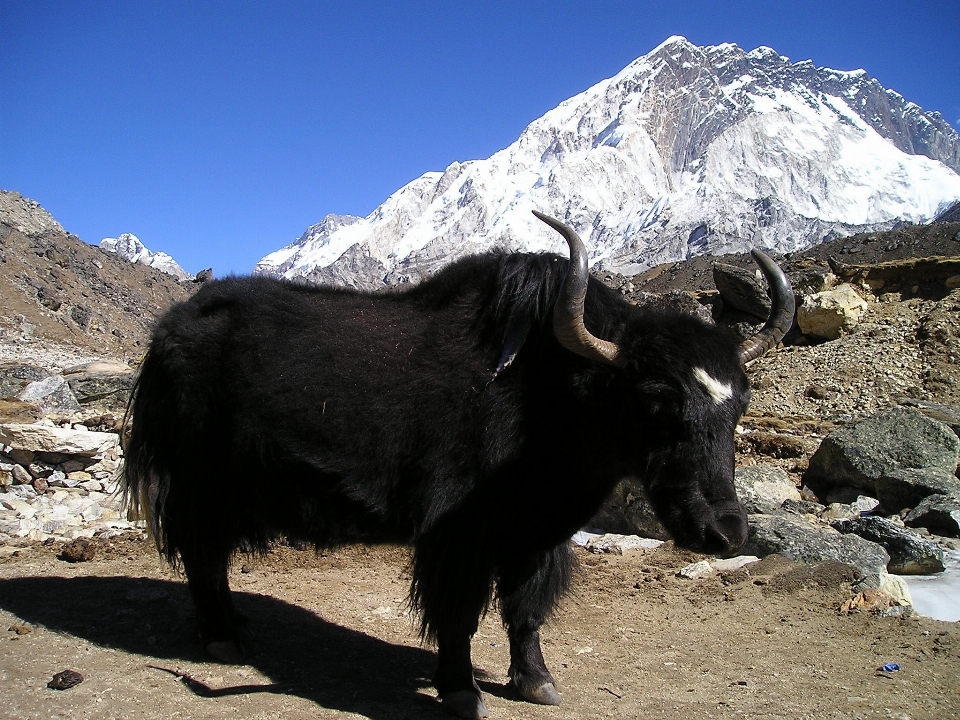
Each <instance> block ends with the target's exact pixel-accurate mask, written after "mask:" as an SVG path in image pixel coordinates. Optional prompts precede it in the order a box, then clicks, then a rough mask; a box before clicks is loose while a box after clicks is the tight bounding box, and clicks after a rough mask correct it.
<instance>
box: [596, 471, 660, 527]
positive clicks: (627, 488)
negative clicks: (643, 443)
mask: <svg viewBox="0 0 960 720" xmlns="http://www.w3.org/2000/svg"><path fill="white" fill-rule="evenodd" d="M587 527H590V528H597V529H600V530H603V531H604V532H608V533H620V534H622V535H639V536H640V537H645V538H656V539H657V540H669V539H670V533H668V532H667V530H666V528H665V527H663V525H661V524H660V521H659V520H657V516H656V514H654V512H653V507H651V505H650V503H649V501H648V500H647V498H646V496H645V495H644V493H643V487H642V486H641V485H640V482H639V481H638V480H633V479H627V480H622V481H621V482H620V483H619V484H618V485H617V486H616V488H614V491H613V492H612V493H611V494H610V497H609V498H607V501H606V502H605V503H604V504H603V507H602V508H600V511H599V512H598V513H597V514H596V515H595V516H594V517H593V518H592V519H591V520H590V522H589V523H587Z"/></svg>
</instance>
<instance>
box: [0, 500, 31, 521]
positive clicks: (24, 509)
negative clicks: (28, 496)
mask: <svg viewBox="0 0 960 720" xmlns="http://www.w3.org/2000/svg"><path fill="white" fill-rule="evenodd" d="M0 504H2V505H3V507H5V508H7V509H8V510H13V511H14V512H16V513H18V514H19V515H20V516H21V517H33V516H34V515H36V514H37V511H36V508H34V507H33V505H31V504H30V503H29V502H27V501H26V500H22V499H20V498H18V497H11V498H4V499H3V500H2V502H0Z"/></svg>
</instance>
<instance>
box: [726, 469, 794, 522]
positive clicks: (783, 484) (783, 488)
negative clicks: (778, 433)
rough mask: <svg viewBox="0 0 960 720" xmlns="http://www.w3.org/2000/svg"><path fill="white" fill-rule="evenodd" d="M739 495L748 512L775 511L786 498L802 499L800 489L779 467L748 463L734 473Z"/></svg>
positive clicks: (778, 509) (777, 510)
mask: <svg viewBox="0 0 960 720" xmlns="http://www.w3.org/2000/svg"><path fill="white" fill-rule="evenodd" d="M733 482H734V485H735V486H736V489H737V497H739V498H740V502H742V503H743V504H744V506H745V507H746V508H747V512H748V513H775V512H779V511H780V507H781V506H782V505H783V503H784V501H785V500H794V501H799V500H800V491H799V490H798V489H797V487H796V485H794V483H793V481H792V480H790V477H789V476H788V475H787V473H786V471H784V470H782V469H781V468H778V467H768V466H764V465H748V466H746V467H740V468H737V469H736V471H735V473H734V480H733Z"/></svg>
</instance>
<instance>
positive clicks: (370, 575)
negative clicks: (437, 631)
mask: <svg viewBox="0 0 960 720" xmlns="http://www.w3.org/2000/svg"><path fill="white" fill-rule="evenodd" d="M96 549H97V553H96V556H95V558H94V559H93V560H91V561H89V562H82V563H69V562H66V561H65V560H63V559H60V558H59V557H58V555H59V553H60V546H58V545H55V544H51V545H47V546H43V545H37V546H33V547H30V548H26V549H21V550H19V551H18V553H19V554H18V555H11V554H7V556H6V557H4V558H3V559H2V560H0V697H2V698H3V702H2V703H0V716H2V717H8V718H18V719H26V718H93V719H104V720H106V719H117V720H119V719H121V718H122V719H124V720H126V719H129V718H150V719H154V718H155V719H162V720H171V719H172V718H198V719H199V718H203V719H213V720H216V719H219V718H280V717H283V718H285V720H297V719H299V718H345V717H366V718H371V719H372V720H402V719H404V718H432V717H435V718H442V717H445V715H444V714H443V713H442V712H441V710H440V708H439V704H438V703H437V701H436V699H435V693H434V690H433V688H432V687H431V685H430V677H431V675H432V673H433V669H434V662H435V654H434V651H433V649H432V648H428V647H422V646H421V645H420V644H419V643H418V641H417V635H416V630H415V627H414V624H413V622H412V620H411V618H410V617H409V615H408V614H407V613H406V610H405V605H404V603H405V597H406V590H407V584H408V582H409V576H408V575H407V570H406V568H407V565H408V562H409V551H408V550H406V549H404V548H395V547H378V548H367V547H359V546H358V547H350V548H346V549H344V550H341V551H338V552H330V553H324V554H319V555H318V554H316V553H315V552H314V551H313V550H312V549H311V550H296V549H293V548H289V547H278V548H276V549H275V550H274V551H273V552H271V553H270V554H269V555H268V556H266V557H261V558H243V557H241V558H238V561H237V563H236V567H235V568H234V569H233V571H232V575H231V584H232V586H233V588H234V590H235V592H236V595H237V601H238V604H239V606H240V609H241V611H242V612H244V613H245V614H246V615H247V616H248V617H249V618H250V622H251V627H252V631H253V634H254V638H255V642H256V643H257V650H256V651H255V653H254V655H253V656H252V657H251V658H250V664H248V665H243V666H231V665H221V664H217V663H213V662H209V661H208V659H207V658H206V657H205V656H204V655H203V654H202V651H201V650H200V648H199V646H198V644H197V643H195V642H194V640H193V612H192V607H191V604H190V600H189V597H188V594H187V589H186V586H185V584H184V583H183V581H182V580H181V579H180V578H179V577H178V576H176V575H175V574H174V573H173V572H172V571H171V570H169V569H168V568H167V567H165V566H164V565H163V564H162V563H161V561H160V559H159V557H158V556H157V554H156V552H155V551H154V549H153V547H152V545H150V544H149V543H148V542H147V541H145V540H142V539H139V538H136V537H132V536H128V537H125V538H115V539H113V540H109V541H101V542H99V543H98V545H97V548H96ZM578 557H579V560H580V567H579V570H578V576H577V582H576V589H575V592H574V594H573V595H572V596H571V597H570V598H568V599H567V601H566V602H565V603H564V605H563V607H562V609H561V611H560V612H559V614H558V616H557V617H556V619H555V620H554V621H553V622H552V623H551V624H550V625H549V626H547V627H546V628H545V630H544V632H543V638H544V655H545V656H546V659H547V663H548V664H549V665H550V667H551V668H552V670H553V672H554V675H555V676H556V677H557V680H558V681H559V683H560V686H561V689H562V691H563V704H562V705H561V706H560V707H559V708H556V707H540V706H534V705H530V704H528V703H525V702H522V701H520V700H519V699H518V698H517V697H516V696H514V694H513V693H512V692H511V690H510V688H509V687H508V685H507V676H506V670H507V666H508V665H509V656H508V649H507V646H506V637H505V634H504V632H503V630H502V628H501V627H500V625H499V623H498V619H497V616H496V614H495V613H491V614H490V615H489V616H488V617H487V618H486V619H485V620H484V622H483V624H482V626H481V628H480V631H479V632H478V634H477V635H476V636H475V638H474V642H473V648H474V662H475V665H476V667H477V670H478V678H479V681H480V685H481V687H482V689H483V691H484V693H485V697H486V702H487V705H488V707H489V708H490V715H491V717H492V718H504V719H506V718H518V719H519V718H524V719H526V718H531V719H533V718H538V719H539V718H608V717H613V718H664V719H670V720H674V719H676V720H681V719H682V720H692V719H695V718H790V719H792V720H796V719H798V718H845V719H846V718H901V719H902V718H911V719H913V720H921V719H923V718H930V719H931V720H933V719H936V720H943V719H945V718H956V717H960V686H958V684H957V678H958V677H960V631H958V629H957V627H956V625H955V624H953V623H943V622H938V621H934V620H929V619H924V618H916V617H914V618H907V619H898V618H889V617H880V616H877V615H874V614H871V613H869V612H856V613H854V614H849V615H844V614H841V613H840V612H839V611H838V610H839V607H840V605H841V604H842V603H843V601H844V600H846V599H848V598H849V597H850V588H849V585H848V584H846V583H845V582H844V580H845V578H844V575H845V573H844V572H842V571H838V568H837V567H836V566H827V565H825V566H820V567H819V568H814V569H812V570H811V569H810V568H809V567H801V566H797V565H794V564H793V563H791V562H790V561H788V560H785V559H783V558H781V557H778V556H772V557H771V558H768V559H766V560H764V561H763V562H762V563H760V564H758V565H754V566H751V567H749V570H748V571H747V572H744V571H739V572H735V573H733V574H727V575H725V576H722V577H721V576H719V575H714V576H712V577H708V578H704V579H701V580H697V581H691V580H684V579H681V578H679V577H677V576H676V575H675V573H676V570H677V569H679V568H680V567H683V566H685V565H686V564H688V563H689V562H691V561H692V560H695V559H697V556H694V555H692V554H690V553H686V552H680V551H676V550H673V549H671V546H670V544H667V545H666V546H664V548H661V549H659V550H656V551H650V552H646V553H642V552H641V553H633V554H628V555H626V556H623V557H620V556H613V555H603V556H598V555H591V554H589V553H587V552H585V551H582V550H578ZM841 567H842V566H841ZM893 662H895V663H898V664H899V665H900V670H899V671H895V672H883V671H881V670H879V668H881V666H883V665H885V664H887V663H893ZM158 668H166V669H167V670H169V671H173V673H179V674H187V675H189V676H190V677H192V678H194V679H196V680H198V681H200V682H201V683H203V684H204V685H205V686H207V687H209V688H213V689H215V690H216V689H223V688H235V689H236V690H234V691H228V693H233V692H235V693H236V694H225V695H222V696H218V697H202V696H199V695H197V694H195V693H194V692H192V691H191V690H190V689H189V687H188V685H187V684H186V683H183V682H181V681H180V680H179V679H178V677H177V676H176V675H175V674H173V673H171V672H167V671H164V670H161V669H158ZM66 669H71V670H76V671H78V672H80V673H81V674H82V675H83V677H84V681H83V682H82V683H81V684H79V685H77V686H75V687H73V688H70V689H67V690H60V691H58V690H53V689H49V688H48V687H47V683H48V682H49V681H50V680H51V678H52V676H53V675H54V674H55V673H58V672H60V671H62V670H66ZM240 686H254V687H246V688H243V687H240ZM256 686H261V687H256ZM262 686H269V687H262Z"/></svg>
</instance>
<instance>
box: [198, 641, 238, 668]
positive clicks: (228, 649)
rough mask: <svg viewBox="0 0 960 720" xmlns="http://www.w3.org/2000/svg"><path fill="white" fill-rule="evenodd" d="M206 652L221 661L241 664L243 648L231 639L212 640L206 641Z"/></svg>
mask: <svg viewBox="0 0 960 720" xmlns="http://www.w3.org/2000/svg"><path fill="white" fill-rule="evenodd" d="M207 652H208V653H209V654H210V655H212V656H213V657H214V659H215V660H218V661H219V662H222V663H227V664H228V665H243V662H244V660H243V649H242V648H241V647H240V645H238V644H237V643H236V642H234V641H233V640H214V641H213V642H208V643H207Z"/></svg>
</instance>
